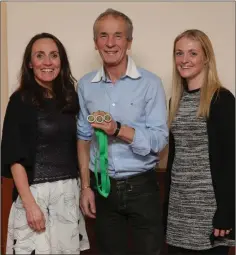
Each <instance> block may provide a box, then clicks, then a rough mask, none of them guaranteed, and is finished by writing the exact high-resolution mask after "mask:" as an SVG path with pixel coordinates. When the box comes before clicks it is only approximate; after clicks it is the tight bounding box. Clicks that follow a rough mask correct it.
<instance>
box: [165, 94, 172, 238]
mask: <svg viewBox="0 0 236 255" xmlns="http://www.w3.org/2000/svg"><path fill="white" fill-rule="evenodd" d="M170 104H171V99H170V100H169V108H170ZM174 157H175V140H174V135H173V133H172V132H171V130H170V131H169V143H168V159H167V166H166V173H165V181H164V202H163V215H162V219H163V227H164V234H165V235H166V230H167V218H168V207H169V193H170V185H171V169H172V165H173V162H174Z"/></svg>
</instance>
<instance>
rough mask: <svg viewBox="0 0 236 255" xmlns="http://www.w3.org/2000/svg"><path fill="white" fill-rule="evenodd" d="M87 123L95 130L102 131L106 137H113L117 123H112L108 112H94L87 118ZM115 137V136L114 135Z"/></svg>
mask: <svg viewBox="0 0 236 255" xmlns="http://www.w3.org/2000/svg"><path fill="white" fill-rule="evenodd" d="M87 120H88V122H89V123H90V124H91V126H92V127H93V128H95V129H101V130H103V131H104V132H105V133H106V134H107V135H109V136H110V135H114V134H115V133H116V130H117V128H118V125H119V123H118V122H116V121H114V120H113V119H112V117H111V115H110V113H108V112H104V111H96V112H93V113H92V114H90V115H88V117H87ZM116 135H117V134H116Z"/></svg>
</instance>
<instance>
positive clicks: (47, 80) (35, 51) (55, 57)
mask: <svg viewBox="0 0 236 255" xmlns="http://www.w3.org/2000/svg"><path fill="white" fill-rule="evenodd" d="M29 66H30V68H32V69H33V72H34V77H35V80H36V81H37V82H38V83H39V84H40V85H42V86H43V87H51V86H52V82H53V80H55V79H56V77H57V76H58V74H59V73H60V70H61V60H60V55H59V51H58V48H57V45H56V43H55V42H54V41H53V40H52V39H50V38H44V39H39V40H37V41H36V42H35V43H34V44H33V47H32V52H31V61H30V64H29Z"/></svg>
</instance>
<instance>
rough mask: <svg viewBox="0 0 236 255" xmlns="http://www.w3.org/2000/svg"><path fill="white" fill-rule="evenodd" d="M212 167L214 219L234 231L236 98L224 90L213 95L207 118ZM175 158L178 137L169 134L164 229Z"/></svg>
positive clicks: (216, 225) (216, 226) (214, 221)
mask: <svg viewBox="0 0 236 255" xmlns="http://www.w3.org/2000/svg"><path fill="white" fill-rule="evenodd" d="M207 133H208V143H209V160H210V170H211V176H212V182H213V188H214V193H215V198H216V204H217V210H216V212H215V215H214V217H213V219H212V221H213V227H214V228H216V229H231V228H232V229H233V230H232V234H231V237H232V238H234V233H235V97H234V96H233V94H232V93H231V92H230V91H228V90H226V89H223V88H222V89H221V90H220V91H219V94H218V96H217V93H215V95H214V96H213V98H212V101H211V106H210V115H209V118H208V119H207ZM174 157H175V140H174V136H173V134H172V132H171V131H170V136H169V155H168V161H167V173H166V183H165V184H166V185H165V201H164V212H163V219H164V228H165V231H166V228H167V216H168V202H169V191H170V184H171V169H172V164H173V161H174Z"/></svg>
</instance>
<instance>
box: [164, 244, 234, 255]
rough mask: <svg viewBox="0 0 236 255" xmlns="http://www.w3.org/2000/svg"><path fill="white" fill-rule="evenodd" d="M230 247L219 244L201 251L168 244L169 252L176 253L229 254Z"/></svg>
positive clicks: (190, 254) (194, 254) (179, 254)
mask: <svg viewBox="0 0 236 255" xmlns="http://www.w3.org/2000/svg"><path fill="white" fill-rule="evenodd" d="M228 253H229V247H227V246H218V247H215V248H212V249H209V250H201V251H193V250H188V249H183V248H179V247H174V246H170V245H169V246H168V254H175V255H182V254H188V255H200V254H202V255H228Z"/></svg>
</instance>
